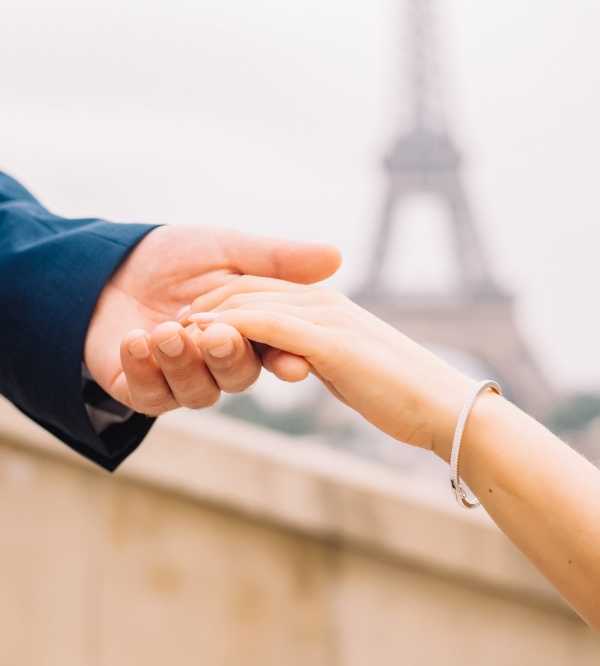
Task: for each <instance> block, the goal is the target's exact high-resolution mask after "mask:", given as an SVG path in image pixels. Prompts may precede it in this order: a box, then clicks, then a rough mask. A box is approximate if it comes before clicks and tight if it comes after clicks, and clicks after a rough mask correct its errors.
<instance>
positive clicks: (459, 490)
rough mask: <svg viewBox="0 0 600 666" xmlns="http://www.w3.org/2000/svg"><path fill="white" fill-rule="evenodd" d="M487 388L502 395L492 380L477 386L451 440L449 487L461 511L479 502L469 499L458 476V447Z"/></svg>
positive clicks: (473, 506)
mask: <svg viewBox="0 0 600 666" xmlns="http://www.w3.org/2000/svg"><path fill="white" fill-rule="evenodd" d="M488 388H491V389H493V390H494V391H496V393H498V395H502V389H501V388H500V385H499V384H498V383H497V382H495V381H493V380H492V379H487V380H486V381H484V382H480V383H479V384H477V386H475V388H474V389H473V392H472V393H471V395H470V396H469V399H468V400H467V401H466V402H465V404H464V406H463V408H462V410H461V412H460V414H459V416H458V421H457V423H456V430H455V431H454V439H453V440H452V453H451V454H450V485H451V486H452V489H453V491H454V494H455V496H456V501H457V502H458V503H459V504H460V506H462V508H463V509H474V508H475V507H478V506H479V500H478V499H477V498H475V497H469V493H468V492H467V489H466V487H465V486H464V485H463V484H462V482H461V480H460V477H459V475H458V455H459V453H460V445H461V444H462V438H463V433H464V431H465V426H466V424H467V419H468V418H469V414H470V413H471V410H472V409H473V406H474V405H475V402H476V400H477V398H478V397H479V395H480V394H481V393H482V392H483V391H485V390H486V389H488Z"/></svg>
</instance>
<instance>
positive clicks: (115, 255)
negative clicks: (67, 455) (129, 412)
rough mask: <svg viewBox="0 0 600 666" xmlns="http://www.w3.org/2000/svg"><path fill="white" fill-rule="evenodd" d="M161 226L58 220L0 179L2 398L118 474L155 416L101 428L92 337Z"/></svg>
mask: <svg viewBox="0 0 600 666" xmlns="http://www.w3.org/2000/svg"><path fill="white" fill-rule="evenodd" d="M154 228H155V227H153V226H150V225H143V224H114V223H110V222H105V221H102V220H97V219H77V220H68V219H65V218H61V217H58V216H56V215H53V214H52V213H50V212H49V211H48V210H47V209H46V208H44V207H43V206H42V205H41V204H40V202H39V201H37V200H36V199H35V197H34V196H33V195H32V194H31V193H30V192H28V191H27V190H26V189H25V188H24V187H23V186H22V185H20V184H19V183H18V182H17V181H15V180H14V179H13V178H11V177H10V176H7V175H5V174H3V173H0V313H1V314H0V321H1V326H0V344H1V346H2V354H0V393H1V394H3V395H4V396H6V397H7V398H8V399H9V400H10V401H11V402H12V403H13V404H15V405H16V406H17V407H18V408H19V409H20V410H21V411H22V412H24V413H25V414H27V415H28V416H29V417H30V418H32V419H33V420H34V421H36V422H37V423H39V424H40V425H41V426H43V427H44V428H46V429H47V430H49V431H50V432H52V433H53V434H54V435H56V436H57V437H58V438H59V439H61V440H62V441H63V442H65V443H66V444H68V445H69V446H70V447H72V448H73V449H75V450H76V451H78V452H79V453H81V454H83V455H84V456H86V457H87V458H89V459H91V460H93V461H94V462H96V463H98V464H99V465H101V466H102V467H104V468H105V469H108V470H111V471H112V470H114V469H115V468H116V467H117V466H118V465H119V464H120V463H121V462H122V461H123V460H124V459H125V458H126V457H127V456H128V455H129V454H130V453H131V452H132V451H133V450H134V449H135V448H136V447H137V446H138V445H139V444H140V442H141V441H142V440H143V438H144V437H145V435H146V433H147V432H148V430H149V429H150V427H151V425H152V423H153V419H150V418H148V417H146V416H143V415H142V414H134V416H132V417H131V418H130V419H128V420H127V421H126V422H125V423H120V424H114V425H111V426H110V427H108V428H106V429H105V430H104V431H103V432H102V433H100V434H98V433H97V432H96V431H95V430H94V428H93V426H92V424H91V422H90V419H89V416H88V413H87V410H86V409H85V404H84V397H83V395H82V380H81V368H82V360H83V348H84V343H85V336H86V332H87V329H88V325H89V322H90V319H91V316H92V313H93V311H94V306H95V304H96V301H97V300H98V297H99V295H100V292H101V291H102V288H103V287H104V285H105V284H106V282H107V281H108V280H109V278H110V277H111V275H112V274H113V273H114V271H115V270H116V269H117V268H118V267H119V265H120V264H121V262H122V261H123V260H124V259H125V258H126V257H127V255H128V254H129V252H130V251H131V250H132V249H133V248H134V247H135V245H136V244H137V243H138V242H139V241H140V240H141V239H142V238H143V237H144V236H145V235H146V234H147V233H148V232H149V231H151V230H152V229H154Z"/></svg>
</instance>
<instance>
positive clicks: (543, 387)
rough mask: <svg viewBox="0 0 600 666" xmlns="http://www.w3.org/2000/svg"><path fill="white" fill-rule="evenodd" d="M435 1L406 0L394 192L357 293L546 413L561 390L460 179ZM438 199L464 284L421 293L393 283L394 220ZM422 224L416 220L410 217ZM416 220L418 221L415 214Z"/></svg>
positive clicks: (389, 188) (391, 167)
mask: <svg viewBox="0 0 600 666" xmlns="http://www.w3.org/2000/svg"><path fill="white" fill-rule="evenodd" d="M434 10H435V6H434V0H406V7H405V11H406V18H407V21H406V25H407V28H408V34H407V39H406V43H407V44H408V45H409V47H408V52H407V56H408V57H407V65H408V67H407V74H406V83H407V86H406V89H407V92H408V98H409V100H410V102H409V104H410V106H409V118H408V122H407V124H406V126H405V127H404V128H402V130H401V131H400V132H399V134H398V135H397V138H396V140H395V141H394V143H393V145H392V147H391V150H390V151H389V153H388V154H387V156H386V158H385V160H384V170H385V178H386V191H385V194H384V200H383V205H382V208H381V211H380V215H379V219H378V222H377V227H376V232H375V242H374V245H373V250H372V255H371V257H370V265H369V269H368V273H367V277H366V280H365V281H364V283H363V285H362V286H361V288H360V289H359V290H358V291H357V292H356V293H355V294H354V298H355V300H357V301H358V302H359V303H361V304H362V305H364V306H365V307H367V308H368V309H370V310H371V311H373V312H375V313H376V314H378V315H379V316H381V317H382V318H383V319H385V320H387V321H388V322H390V323H391V324H393V325H394V326H396V327H398V328H399V329H400V330H402V331H403V332H405V333H406V334H407V335H409V336H411V337H413V338H414V339H416V340H418V341H420V342H422V343H423V344H426V345H430V346H434V347H442V348H449V349H453V350H456V351H459V352H462V353H463V354H466V355H468V356H469V357H471V358H474V359H478V360H479V361H480V362H481V363H482V364H484V365H485V366H486V367H487V368H489V371H490V373H491V374H493V375H494V377H495V378H496V379H498V380H499V381H500V382H502V383H503V384H504V385H505V387H506V389H507V393H508V395H510V397H511V398H512V399H513V400H515V402H517V403H518V404H519V405H520V406H521V407H523V408H524V409H526V410H527V411H529V412H530V413H532V414H534V415H535V416H538V417H543V416H544V415H545V414H546V413H547V411H548V409H549V408H550V407H551V406H552V405H553V403H554V401H555V393H554V390H553V388H552V387H551V385H550V384H549V382H548V380H547V378H546V377H545V376H544V374H543V373H542V372H541V369H540V367H539V366H538V364H537V363H536V361H535V359H534V357H533V355H532V354H531V352H530V350H529V347H528V345H527V344H526V343H525V340H524V338H523V337H522V335H521V333H520V331H519V328H518V326H517V324H516V321H515V309H514V298H513V296H512V294H510V293H509V292H508V291H506V290H505V289H503V288H502V287H501V285H500V284H499V283H498V281H497V280H496V278H495V276H494V274H493V272H492V269H491V266H490V262H489V260H488V257H487V256H486V252H485V247H484V244H483V241H482V239H481V236H480V231H479V227H478V225H477V222H476V220H475V219H474V215H473V211H472V208H471V205H470V201H469V198H468V196H467V192H466V189H465V184H464V181H463V177H462V170H461V167H462V155H461V151H460V150H459V148H458V146H457V144H456V142H455V140H454V138H453V136H452V135H451V132H450V129H449V127H448V123H447V121H446V118H445V114H444V108H443V104H442V99H441V97H442V90H441V85H440V84H441V82H442V79H441V72H440V62H441V60H440V58H439V53H438V40H437V34H436V28H437V27H438V26H437V24H436V20H435V18H436V17H435V14H434ZM415 194H417V195H423V194H425V195H427V196H431V197H434V198H437V199H438V200H439V201H440V202H441V203H442V204H443V208H444V210H445V212H446V214H447V222H448V224H449V227H450V231H451V239H452V240H451V247H450V248H449V250H450V251H451V252H452V253H453V256H454V259H455V262H456V267H457V274H458V281H457V285H456V286H455V287H454V289H453V290H452V291H451V292H450V293H448V292H447V291H444V292H443V293H442V292H435V291H428V292H422V291H415V290H412V291H411V290H408V289H406V288H403V287H402V285H401V284H399V285H390V284H388V283H386V281H385V270H386V267H387V266H388V264H389V262H390V261H391V260H394V261H401V257H399V256H398V257H394V256H392V249H391V248H392V247H393V246H392V243H391V240H392V232H393V226H394V224H399V225H403V224H407V223H408V220H407V219H406V217H405V216H403V211H404V207H403V204H404V203H405V202H406V200H407V199H408V198H409V197H412V196H413V195H415ZM413 222H415V221H414V220H411V221H410V223H413ZM416 223H418V220H417V221H416Z"/></svg>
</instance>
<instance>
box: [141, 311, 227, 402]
mask: <svg viewBox="0 0 600 666" xmlns="http://www.w3.org/2000/svg"><path fill="white" fill-rule="evenodd" d="M150 347H151V350H152V353H153V355H154V358H155V360H156V362H157V364H158V366H159V368H160V370H161V371H162V373H163V375H164V377H165V380H166V382H167V384H168V385H169V387H170V389H171V393H172V394H173V397H174V398H175V400H176V401H177V403H178V404H179V405H181V406H182V407H189V408H190V409H199V408H201V407H209V406H210V405H213V404H214V403H215V402H216V401H217V400H218V399H219V389H218V387H217V385H216V384H215V382H214V380H213V378H212V376H211V374H210V372H209V371H208V368H207V367H206V364H205V363H204V361H203V359H202V354H201V353H200V351H199V349H198V347H197V346H196V345H195V344H194V341H193V339H192V336H191V334H190V333H189V332H188V331H187V330H185V329H184V328H183V327H182V326H181V324H178V323H177V322H174V321H167V322H164V323H162V324H159V325H158V326H157V327H156V328H155V329H154V330H153V331H152V334H151V336H150Z"/></svg>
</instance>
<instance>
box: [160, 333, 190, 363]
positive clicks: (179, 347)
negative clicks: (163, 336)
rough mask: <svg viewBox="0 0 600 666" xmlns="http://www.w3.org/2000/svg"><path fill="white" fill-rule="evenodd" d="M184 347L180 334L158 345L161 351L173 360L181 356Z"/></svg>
mask: <svg viewBox="0 0 600 666" xmlns="http://www.w3.org/2000/svg"><path fill="white" fill-rule="evenodd" d="M183 347H184V344H183V340H182V339H181V336H180V335H179V334H177V335H174V336H173V337H172V338H169V339H168V340H165V341H164V342H161V343H160V344H159V345H158V348H159V349H160V351H161V352H162V353H163V354H165V355H166V356H169V357H171V358H175V356H180V355H181V353H182V352H183Z"/></svg>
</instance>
